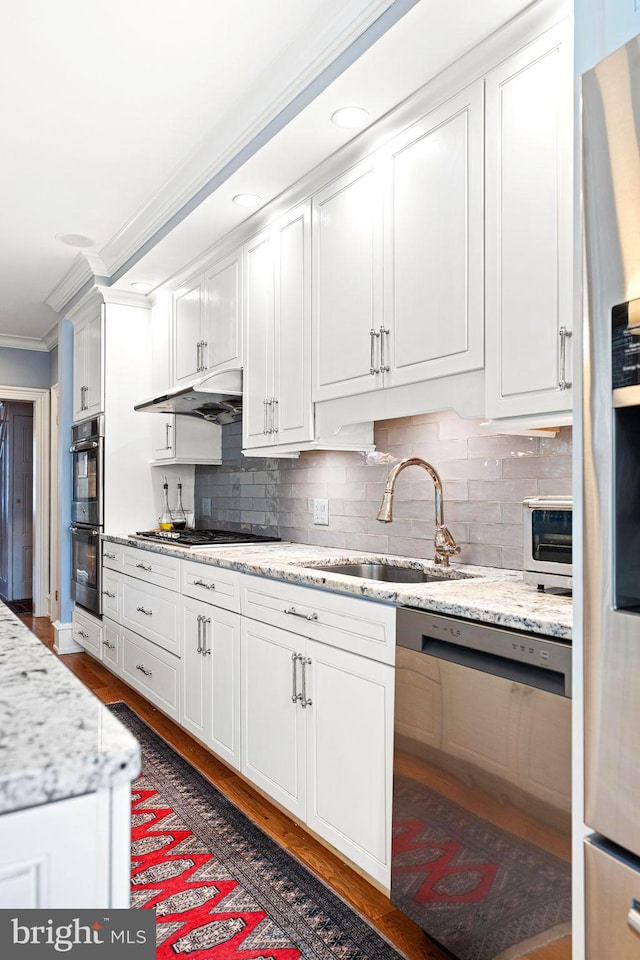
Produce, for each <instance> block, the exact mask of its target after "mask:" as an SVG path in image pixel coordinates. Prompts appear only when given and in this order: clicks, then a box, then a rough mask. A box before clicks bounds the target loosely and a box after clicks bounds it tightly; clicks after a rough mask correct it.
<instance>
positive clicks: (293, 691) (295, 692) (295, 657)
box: [291, 653, 302, 703]
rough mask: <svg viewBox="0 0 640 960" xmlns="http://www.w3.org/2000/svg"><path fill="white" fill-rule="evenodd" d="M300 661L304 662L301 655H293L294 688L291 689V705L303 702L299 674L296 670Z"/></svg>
mask: <svg viewBox="0 0 640 960" xmlns="http://www.w3.org/2000/svg"><path fill="white" fill-rule="evenodd" d="M298 660H302V656H301V654H299V653H292V654H291V677H292V688H291V703H297V702H298V700H302V694H301V693H298V672H297V670H296V663H297V662H298Z"/></svg>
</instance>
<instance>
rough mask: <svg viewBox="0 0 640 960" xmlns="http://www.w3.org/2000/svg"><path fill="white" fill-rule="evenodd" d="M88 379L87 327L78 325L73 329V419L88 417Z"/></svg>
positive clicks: (83, 324) (81, 324) (82, 324)
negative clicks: (86, 404) (86, 402)
mask: <svg viewBox="0 0 640 960" xmlns="http://www.w3.org/2000/svg"><path fill="white" fill-rule="evenodd" d="M86 379H87V327H86V324H85V323H78V324H76V326H75V327H74V328H73V419H74V421H75V420H82V419H83V418H84V417H86V412H85V408H84V405H85V400H84V395H85V390H86Z"/></svg>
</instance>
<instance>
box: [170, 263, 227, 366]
mask: <svg viewBox="0 0 640 960" xmlns="http://www.w3.org/2000/svg"><path fill="white" fill-rule="evenodd" d="M241 316H242V250H237V251H236V252H235V253H233V254H231V255H230V256H228V257H225V258H224V259H222V260H220V261H218V262H216V263H215V264H213V266H211V267H209V268H208V269H207V270H205V272H204V274H199V275H197V276H196V277H192V278H191V280H190V281H188V282H186V283H185V284H184V285H183V286H182V287H181V288H180V289H179V290H177V291H176V293H175V294H174V298H173V359H174V371H173V374H174V375H173V381H174V383H175V384H180V383H187V382H188V381H190V380H195V379H197V378H198V377H200V376H202V375H203V374H205V373H211V372H212V371H214V370H223V369H227V368H229V367H232V368H236V369H237V368H239V367H241V366H242V356H241V354H242V339H241V338H242V323H241Z"/></svg>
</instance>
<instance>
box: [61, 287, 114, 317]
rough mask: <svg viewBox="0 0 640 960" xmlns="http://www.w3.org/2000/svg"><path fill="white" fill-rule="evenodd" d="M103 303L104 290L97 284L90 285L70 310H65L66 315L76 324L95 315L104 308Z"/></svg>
mask: <svg viewBox="0 0 640 960" xmlns="http://www.w3.org/2000/svg"><path fill="white" fill-rule="evenodd" d="M103 303H104V299H103V297H102V290H101V289H100V288H99V287H96V286H93V287H90V288H89V289H88V290H87V292H86V293H84V294H83V295H82V296H81V297H80V299H79V300H78V301H77V303H74V304H73V306H72V307H71V309H70V310H68V311H65V316H66V318H67V320H70V321H71V323H73V324H74V325H75V324H76V323H78V321H79V320H84V319H87V318H89V317H93V316H95V314H96V312H97V311H99V310H101V309H102V304H103Z"/></svg>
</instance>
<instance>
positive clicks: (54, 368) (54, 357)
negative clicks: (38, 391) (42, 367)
mask: <svg viewBox="0 0 640 960" xmlns="http://www.w3.org/2000/svg"><path fill="white" fill-rule="evenodd" d="M57 382H58V347H57V345H56V346H55V347H54V348H53V350H51V351H50V353H49V383H50V384H51V386H53V385H54V383H57Z"/></svg>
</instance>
